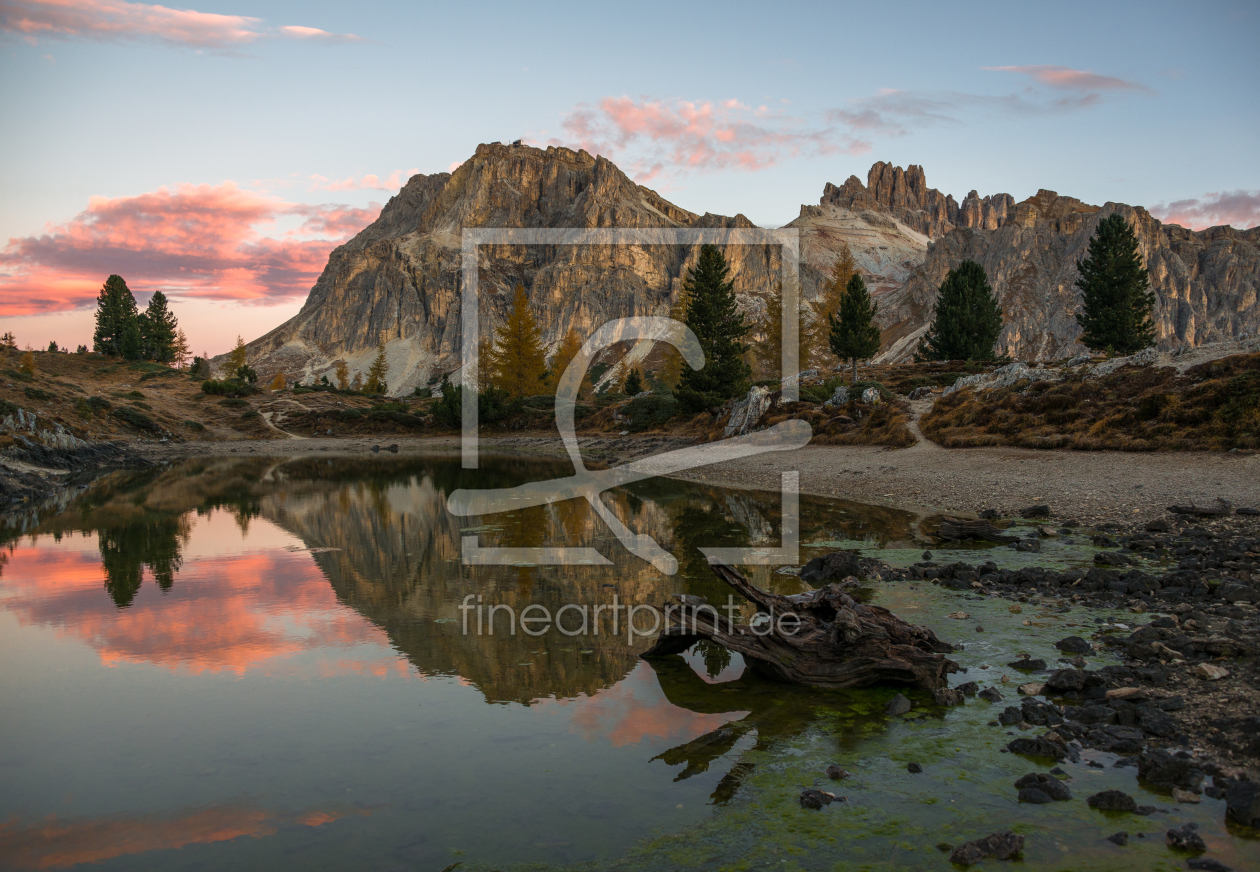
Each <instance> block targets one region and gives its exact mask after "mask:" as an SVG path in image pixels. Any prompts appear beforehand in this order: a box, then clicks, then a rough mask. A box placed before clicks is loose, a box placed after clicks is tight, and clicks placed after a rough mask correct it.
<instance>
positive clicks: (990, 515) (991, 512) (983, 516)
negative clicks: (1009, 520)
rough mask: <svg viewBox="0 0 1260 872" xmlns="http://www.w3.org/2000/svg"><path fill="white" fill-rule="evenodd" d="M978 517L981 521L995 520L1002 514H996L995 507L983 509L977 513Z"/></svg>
mask: <svg viewBox="0 0 1260 872" xmlns="http://www.w3.org/2000/svg"><path fill="white" fill-rule="evenodd" d="M978 517H979V518H980V520H982V521H996V520H997V519H998V518H1000V517H1002V516H1001V515H999V514H998V512H997V509H985V510H984V511H982V512H981V513H980V514H979V516H978Z"/></svg>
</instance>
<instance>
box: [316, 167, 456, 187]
mask: <svg viewBox="0 0 1260 872" xmlns="http://www.w3.org/2000/svg"><path fill="white" fill-rule="evenodd" d="M456 166H458V164H456ZM418 172H420V170H419V169H417V168H416V167H412V168H411V169H409V170H407V171H406V172H404V171H403V170H394V171H393V172H392V173H390V174H389V175H388V176H386V177H385V178H384V179H381V178H380V177H378V176H376V175H374V174H372V173H369V174H367V175H366V176H362V177H360V178H358V179H356V178H355V177H354V176H347V177H346V178H344V179H342V180H341V181H339V182H334V181H332V180H330V179H328V178H326V177H324V176H319V175H314V176H311V177H310V178H311V183H312V184H311V186H310V188H309V189H308V190H311V191H397V190H398V189H399V188H401V187H402V186H403V185H405V184H407V180H408V179H409V178H411V177H412V176H414V175H415V174H416V173H418Z"/></svg>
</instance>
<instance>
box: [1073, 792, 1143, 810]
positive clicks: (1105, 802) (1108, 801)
mask: <svg viewBox="0 0 1260 872" xmlns="http://www.w3.org/2000/svg"><path fill="white" fill-rule="evenodd" d="M1085 801H1086V802H1087V803H1089V807H1090V808H1096V809H1098V810H1099V811H1137V801H1136V800H1135V799H1134V798H1133V797H1131V796H1129V794H1127V793H1125V792H1124V791H1123V790H1104V791H1102V792H1101V793H1095V794H1094V795H1093V796H1091V797H1090V798H1089V799H1087V800H1085Z"/></svg>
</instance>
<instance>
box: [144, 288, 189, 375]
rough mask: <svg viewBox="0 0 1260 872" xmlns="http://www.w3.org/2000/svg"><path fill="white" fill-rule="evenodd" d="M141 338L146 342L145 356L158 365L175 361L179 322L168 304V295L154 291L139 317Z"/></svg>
mask: <svg viewBox="0 0 1260 872" xmlns="http://www.w3.org/2000/svg"><path fill="white" fill-rule="evenodd" d="M138 320H139V325H140V336H141V339H142V340H143V341H144V356H145V357H146V358H147V359H149V360H156V361H157V362H158V363H170V362H171V361H172V360H174V359H175V346H176V340H177V331H178V330H179V322H178V321H177V320H176V318H175V315H174V314H173V313H172V312H171V310H170V308H169V307H168V306H167V303H166V295H165V294H163V293H162V292H161V291H154V292H153V296H152V297H151V298H150V299H149V305H148V306H147V307H146V308H145V310H144V314H143V315H141V316H139V319H138Z"/></svg>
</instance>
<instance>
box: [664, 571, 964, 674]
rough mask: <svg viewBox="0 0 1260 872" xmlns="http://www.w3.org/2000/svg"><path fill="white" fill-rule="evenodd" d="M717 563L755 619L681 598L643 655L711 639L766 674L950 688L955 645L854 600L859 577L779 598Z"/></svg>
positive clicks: (676, 650)
mask: <svg viewBox="0 0 1260 872" xmlns="http://www.w3.org/2000/svg"><path fill="white" fill-rule="evenodd" d="M712 568H713V571H714V572H715V573H716V574H717V576H718V577H719V578H721V579H722V580H723V581H724V582H726V583H727V584H728V585H730V586H731V587H732V588H734V589H735V590H736V591H737V592H739V593H740V594H742V595H743V596H744V597H746V598H747V599H748V600H749V601H750V602H752V603H753V604H754V605H755V606H756V609H757V614H756V616H755V617H754V618H753V620H752V621H751V622H749V623H748V624H737V623H735V622H733V621H732V620H731V619H730V616H729V615H723V614H721V613H719V611H718V609H716V608H715V607H713V606H711V605H709V604H708V603H707V602H706V601H705V600H704V599H703V598H702V597H694V596H679V597H676V598H677V599H678V600H679V603H678V604H677V605H674V604H671V605H670V606H668V607H667V608H666V609H665V629H664V630H662V632H661V634H660V636H659V638H657V640H656V644H654V645H653V646H652V647H651V648H650V649H648V650H647V651H646V652H644V654H643V656H644V657H647V658H651V657H662V656H665V655H668V654H680V653H682V652H683V651H686V650H687V649H688V648H690V647H691V646H692V645H694V644H695V643H696V642H697V641H698V640H700V639H709V640H711V641H713V642H715V643H717V644H718V645H721V646H722V647H724V648H727V649H729V650H731V651H735V652H737V653H739V654H740V655H742V656H743V658H744V662H745V663H747V664H748V667H749V668H750V669H753V670H756V671H757V672H759V673H761V674H763V675H765V676H767V677H770V678H773V679H776V680H778V681H784V682H788V683H791V684H803V685H807V686H810V687H825V688H841V687H865V686H868V685H872V684H880V683H893V684H909V685H913V686H916V687H922V688H924V689H927V690H931V689H933V688H938V687H944V686H945V685H946V678H945V676H946V675H948V674H949V673H951V672H956V671H957V670H958V664H956V663H955V662H954V661H952V660H949V659H947V658H946V657H943V656H942V655H943V654H946V653H949V652H950V651H953V650H954V649H953V646H951V645H949V644H947V643H946V642H942V641H941V640H940V639H938V638H937V637H936V634H935V633H933V632H932V631H931V630H929V629H927V628H926V627H916V626H913V625H911V624H907V623H906V622H905V621H903V620H901V619H900V618H898V617H897V616H896V615H894V614H893V613H892V612H890V611H888V610H887V609H883V608H880V607H879V606H869V605H865V604H863V603H861V602H859V601H858V600H857V599H855V598H854V597H853V595H852V593H851V591H852V589H853V588H856V587H857V586H858V582H857V581H856V580H855V579H846V580H845V581H843V582H839V583H836V582H832V583H831V584H828V585H826V586H825V587H822V588H819V589H818V590H814V591H810V592H809V593H803V594H796V595H794V596H780V595H778V594H773V593H769V592H767V591H763V590H761V589H760V588H758V587H756V586H755V585H753V584H752V583H751V582H749V581H748V579H746V578H744V577H743V576H742V575H740V574H739V573H738V572H736V571H735V570H734V569H732V568H731V567H729V566H726V565H724V564H720V563H715V564H713V567H712Z"/></svg>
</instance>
